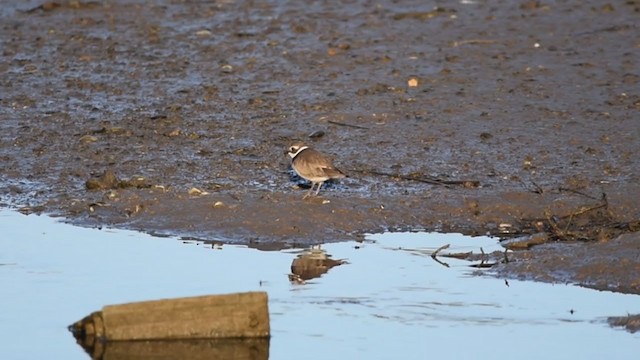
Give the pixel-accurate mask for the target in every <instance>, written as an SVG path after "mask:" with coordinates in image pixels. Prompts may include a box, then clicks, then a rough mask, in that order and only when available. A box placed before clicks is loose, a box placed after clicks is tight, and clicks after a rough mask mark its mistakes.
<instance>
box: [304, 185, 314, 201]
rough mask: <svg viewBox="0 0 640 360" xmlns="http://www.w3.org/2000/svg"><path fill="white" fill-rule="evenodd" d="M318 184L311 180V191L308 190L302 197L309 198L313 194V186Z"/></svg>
mask: <svg viewBox="0 0 640 360" xmlns="http://www.w3.org/2000/svg"><path fill="white" fill-rule="evenodd" d="M314 186H316V183H314V182H313V181H312V182H311V187H310V188H309V191H307V193H306V194H305V195H304V196H303V197H302V198H303V199H306V198H308V197H309V196H311V192H312V191H313V187H314Z"/></svg>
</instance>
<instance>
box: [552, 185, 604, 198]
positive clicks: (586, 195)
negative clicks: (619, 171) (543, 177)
mask: <svg viewBox="0 0 640 360" xmlns="http://www.w3.org/2000/svg"><path fill="white" fill-rule="evenodd" d="M558 190H560V191H566V192H571V193H574V194H578V195H582V196H584V197H587V198H589V199H593V200H600V199H598V198H597V197H595V196H591V195H589V194H585V193H583V192H582V191H578V190H573V189H569V188H564V187H561V188H559V189H558Z"/></svg>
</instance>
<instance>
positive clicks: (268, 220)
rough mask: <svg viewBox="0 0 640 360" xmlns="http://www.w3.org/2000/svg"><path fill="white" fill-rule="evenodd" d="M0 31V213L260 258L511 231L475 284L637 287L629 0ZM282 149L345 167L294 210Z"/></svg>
mask: <svg viewBox="0 0 640 360" xmlns="http://www.w3.org/2000/svg"><path fill="white" fill-rule="evenodd" d="M0 18H1V21H0V24H1V25H0V27H1V28H2V33H1V35H0V42H1V46H0V47H1V48H2V53H1V59H2V61H0V73H1V74H2V76H1V77H0V89H1V94H0V104H1V107H0V121H1V126H2V131H1V133H0V161H1V163H2V167H1V168H0V191H1V192H0V194H1V196H2V198H1V199H0V201H1V202H2V204H4V205H6V206H19V207H21V209H22V211H23V212H44V213H48V214H52V215H55V216H62V217H64V218H65V219H67V221H70V222H72V223H75V224H79V225H83V226H97V227H101V226H109V227H119V228H129V229H137V230H142V231H145V232H150V233H154V234H158V235H177V236H183V237H189V238H198V239H204V240H212V241H222V242H232V243H243V244H248V245H249V246H255V247H261V248H282V247H291V246H307V245H310V244H316V243H322V242H329V241H341V240H347V239H354V238H355V239H359V238H362V236H363V234H365V233H371V232H380V231H387V230H432V231H451V232H462V233H465V234H471V235H484V234H491V235H495V236H500V237H501V238H513V237H521V236H525V235H533V236H536V237H538V238H540V237H542V238H543V239H544V241H542V242H543V244H537V245H535V246H525V247H524V248H526V249H527V250H521V251H516V252H515V253H513V254H512V255H510V256H511V261H509V262H501V263H499V264H498V265H496V266H495V269H496V274H498V275H499V276H505V277H513V276H516V277H524V278H533V279H539V280H547V281H561V282H579V283H582V284H584V285H587V286H595V287H598V288H604V289H611V290H616V291H625V292H633V293H640V255H639V254H640V235H639V233H638V231H640V222H639V221H640V205H639V201H638V199H640V177H639V172H638V169H640V159H639V156H638V154H639V153H640V126H638V120H639V114H640V111H639V110H640V91H639V89H640V86H639V82H640V65H639V64H638V59H640V38H639V37H638V36H637V35H638V31H639V29H638V24H640V2H638V1H625V2H619V3H611V4H603V3H602V2H599V1H580V2H578V1H575V2H571V1H570V2H556V1H524V2H499V3H491V2H490V3H485V2H479V1H461V2H452V3H450V4H444V5H442V6H440V5H438V6H436V3H435V2H433V3H431V2H426V3H425V2H421V1H403V2H394V1H384V0H383V1H379V2H369V1H349V2H347V3H342V4H328V3H325V2H314V3H303V2H285V1H266V2H261V3H254V2H246V1H218V2H179V1H156V2H152V3H148V2H143V1H109V2H95V1H60V2H36V1H27V2H19V3H17V4H2V5H0ZM296 140H302V141H305V142H306V143H307V144H309V145H310V146H313V147H314V148H316V149H318V150H319V151H322V152H324V153H326V154H329V155H330V156H331V157H332V158H333V159H334V163H335V164H336V166H337V167H339V168H340V169H341V170H342V171H344V172H345V173H347V174H348V175H349V178H347V179H343V180H340V181H339V182H334V183H329V184H325V185H324V186H323V188H322V190H321V191H320V196H319V197H317V198H310V199H305V200H303V199H302V197H303V195H304V193H305V191H306V189H303V187H305V184H303V181H301V180H300V179H298V178H296V177H295V176H294V174H293V172H292V171H291V170H290V167H289V158H288V157H287V156H286V155H285V154H284V151H285V150H286V149H287V147H288V146H289V145H290V144H291V143H292V142H294V141H296ZM585 251H587V252H588V254H589V256H586V255H585ZM605 255H606V256H605Z"/></svg>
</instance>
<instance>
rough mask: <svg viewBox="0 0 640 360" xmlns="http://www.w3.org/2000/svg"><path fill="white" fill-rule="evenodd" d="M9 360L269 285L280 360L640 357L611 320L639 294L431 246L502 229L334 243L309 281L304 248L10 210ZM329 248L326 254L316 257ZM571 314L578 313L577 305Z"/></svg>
mask: <svg viewBox="0 0 640 360" xmlns="http://www.w3.org/2000/svg"><path fill="white" fill-rule="evenodd" d="M0 229H1V233H0V288H1V290H0V359H7V360H8V359H34V358H44V357H48V358H58V359H62V358H64V359H88V358H89V357H88V355H87V354H86V353H85V352H84V350H82V349H81V348H80V347H79V346H78V345H77V344H76V343H75V339H74V338H73V337H72V336H71V334H70V333H69V332H68V331H67V328H66V327H67V325H69V324H70V323H72V322H74V321H76V320H79V319H81V318H82V317H84V316H85V315H88V314H89V313H90V312H92V311H95V310H99V309H101V308H102V306H104V305H108V304H118V303H124V302H131V301H140V300H151V299H160V298H172V297H182V296H195V295H204V294H218V293H229V292H239V291H256V290H262V291H267V292H268V294H269V298H270V299H269V307H270V313H271V329H272V339H271V342H270V348H269V354H270V356H269V358H270V359H272V360H275V359H301V358H303V359H327V358H332V359H363V358H367V359H398V358H402V359H424V358H443V359H450V358H462V357H472V358H489V357H491V358H494V359H501V358H505V359H506V358H512V357H514V356H516V357H517V358H519V359H539V358H547V359H549V358H550V359H555V358H558V359H560V358H567V357H573V358H583V359H593V358H602V357H605V356H606V357H610V358H616V359H631V358H637V354H638V350H639V349H640V334H629V333H627V332H625V331H623V330H620V329H612V328H610V327H609V326H608V325H607V322H606V317H607V316H621V315H626V314H628V313H632V314H634V313H636V314H637V313H640V297H638V296H635V295H624V294H615V293H609V292H598V291H595V290H590V289H583V288H580V287H577V286H567V285H551V284H543V283H533V282H522V281H515V280H510V281H509V286H507V285H506V284H505V281H504V280H503V279H495V278H491V277H481V276H475V275H472V274H471V273H472V272H473V271H474V269H472V268H470V267H469V264H470V263H468V262H466V261H460V260H455V259H446V262H447V263H448V265H449V267H445V266H442V265H440V264H438V263H436V262H435V261H433V260H432V259H431V258H430V257H429V256H428V253H429V251H433V250H435V249H436V248H438V247H440V246H442V245H444V244H451V248H450V249H449V250H448V251H451V252H461V251H470V250H474V251H479V248H480V247H482V248H483V249H484V251H485V252H489V251H492V250H495V249H498V248H499V247H498V246H497V245H496V241H495V240H493V239H490V238H485V237H477V238H469V237H464V236H462V235H458V234H434V233H389V234H381V235H370V236H368V237H367V241H365V242H364V243H355V242H345V243H335V244H326V245H323V246H322V251H326V253H327V254H329V255H330V256H331V258H332V259H335V260H338V259H344V260H346V261H348V263H345V264H342V265H340V266H336V267H333V268H331V269H330V270H329V271H328V272H327V273H326V274H324V275H323V276H322V277H319V278H313V279H310V280H306V281H305V283H304V284H299V283H295V282H293V283H292V282H291V281H290V280H289V276H288V275H289V274H290V273H291V264H292V261H294V260H295V259H296V258H298V256H299V255H301V254H303V253H305V251H304V250H301V249H297V250H286V251H270V252H267V251H259V250H255V249H249V248H246V247H243V246H229V245H224V246H212V245H210V244H204V243H198V242H187V243H185V242H183V241H179V240H177V239H173V238H157V237H152V236H149V235H146V234H142V233H138V232H133V231H121V230H108V229H107V230H97V229H87V228H78V227H73V226H70V225H67V224H62V223H59V222H57V221H56V220H55V219H52V218H49V217H46V216H36V215H31V216H25V215H22V214H19V213H17V212H14V211H9V210H0ZM322 251H319V250H315V253H316V255H317V254H318V253H322ZM572 310H573V313H572Z"/></svg>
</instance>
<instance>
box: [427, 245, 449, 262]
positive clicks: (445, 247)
mask: <svg viewBox="0 0 640 360" xmlns="http://www.w3.org/2000/svg"><path fill="white" fill-rule="evenodd" d="M448 248H449V244H446V245H442V246H440V247H439V248H437V249H436V251H434V252H433V253H432V254H431V257H432V258H434V259H435V258H436V256H438V253H439V252H440V251H442V250H445V249H448Z"/></svg>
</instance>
